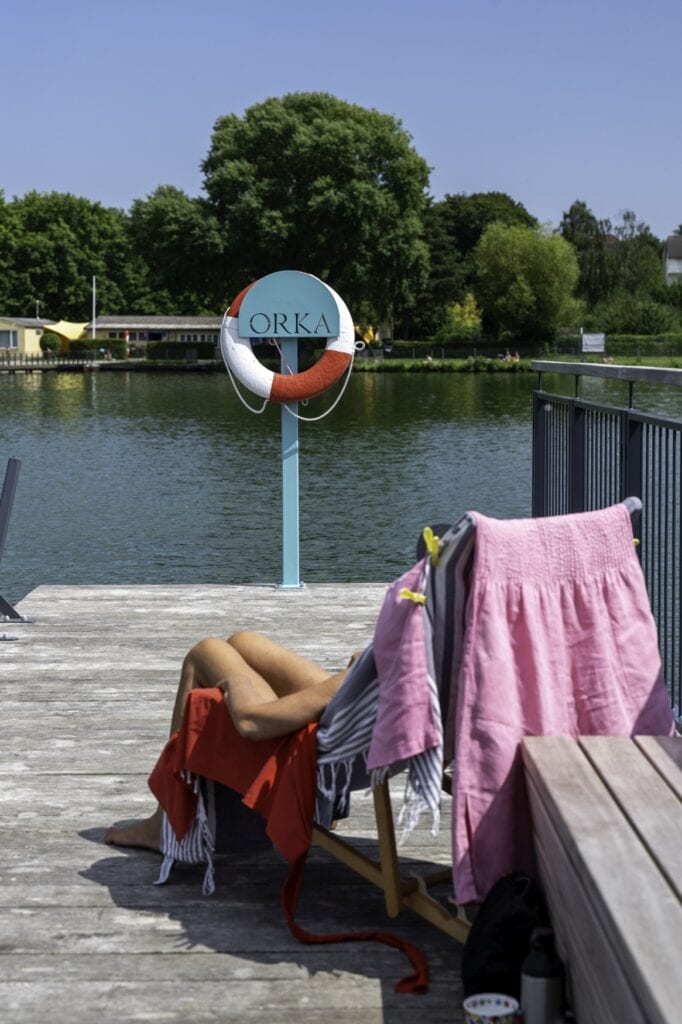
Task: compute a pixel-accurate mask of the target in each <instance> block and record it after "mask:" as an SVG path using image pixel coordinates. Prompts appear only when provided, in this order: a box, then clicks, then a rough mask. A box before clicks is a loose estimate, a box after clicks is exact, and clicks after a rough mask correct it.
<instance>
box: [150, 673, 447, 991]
mask: <svg viewBox="0 0 682 1024" xmlns="http://www.w3.org/2000/svg"><path fill="white" fill-rule="evenodd" d="M316 729H317V726H316V725H308V726H306V727H305V728H304V729H300V730H299V731H298V732H296V733H291V734H290V735H288V736H284V737H282V738H281V739H275V740H258V741H256V742H254V741H253V740H247V739H244V737H243V736H240V735H239V733H238V732H237V730H236V728H235V726H234V723H233V722H232V719H231V718H230V715H229V713H228V711H227V708H226V707H225V703H224V700H223V693H222V691H221V690H219V689H212V690H193V691H192V692H191V693H190V695H189V700H188V701H187V705H186V708H185V714H184V717H183V720H182V725H181V727H180V729H179V731H178V732H176V733H174V734H173V736H171V738H170V739H169V741H168V743H167V744H166V746H165V747H164V749H163V751H162V752H161V756H160V758H159V760H158V761H157V763H156V765H155V767H154V770H153V771H152V774H151V776H150V777H149V787H150V789H151V791H152V793H153V794H154V796H155V797H156V799H157V800H158V801H159V803H160V804H161V806H162V807H163V809H164V811H165V812H166V814H167V815H168V820H169V821H170V823H171V825H172V827H173V831H174V832H175V834H176V836H177V838H178V840H181V839H182V838H183V836H184V835H185V833H186V832H187V830H188V829H189V827H190V826H191V824H192V822H193V820H194V816H195V813H196V805H197V796H196V794H195V793H194V792H193V790H192V789H191V787H190V786H189V785H187V783H186V782H184V781H183V777H182V773H185V772H191V773H192V774H193V775H201V776H204V777H205V778H208V779H213V781H215V782H220V783H222V784H223V785H225V786H230V788H231V789H234V790H236V792H238V793H241V794H242V800H243V802H244V803H245V804H246V806H247V807H250V808H251V809H252V810H254V811H256V812H257V813H258V814H260V815H261V816H262V817H263V818H265V819H266V821H267V827H266V832H267V834H268V836H269V837H270V839H271V840H272V842H273V843H274V845H275V846H276V847H277V849H278V850H279V851H280V853H281V854H282V855H283V856H284V857H285V858H286V860H287V861H288V862H289V874H288V876H287V879H286V881H285V883H284V885H283V887H282V894H281V896H282V907H283V909H284V913H285V916H286V919H287V924H288V925H289V928H290V930H291V932H292V934H293V935H294V936H295V937H296V938H297V939H298V940H299V941H301V942H306V943H321V942H348V941H354V940H372V941H378V942H384V943H386V944H387V945H390V946H395V947H397V948H399V949H402V950H403V952H404V953H405V954H406V955H407V956H408V957H409V959H410V960H411V961H412V964H413V965H414V968H415V972H414V974H412V975H410V976H409V977H408V978H404V979H403V980H402V981H401V982H399V983H398V984H397V985H396V991H397V992H423V991H425V990H426V984H427V980H428V968H427V965H426V960H425V958H424V956H423V954H422V953H421V952H420V951H419V950H418V949H417V948H416V947H415V946H413V945H412V944H411V943H408V942H405V941H404V940H402V939H399V938H398V937H397V936H394V935H389V934H386V933H384V932H374V931H367V932H342V933H337V934H334V935H314V934H312V933H311V932H308V931H305V930H304V929H303V928H301V927H300V926H299V925H298V924H296V921H295V914H296V904H297V901H298V894H299V891H300V887H301V879H302V876H303V867H304V864H305V859H306V856H307V853H308V849H309V848H310V841H311V835H312V826H313V816H314V812H315V785H316V769H317V743H316V739H315V732H316Z"/></svg>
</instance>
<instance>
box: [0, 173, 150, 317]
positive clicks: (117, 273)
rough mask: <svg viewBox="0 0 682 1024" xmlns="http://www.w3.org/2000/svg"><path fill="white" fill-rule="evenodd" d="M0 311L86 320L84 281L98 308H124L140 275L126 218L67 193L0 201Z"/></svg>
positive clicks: (87, 300)
mask: <svg viewBox="0 0 682 1024" xmlns="http://www.w3.org/2000/svg"><path fill="white" fill-rule="evenodd" d="M0 242H1V244H0V251H2V264H1V265H0V270H1V271H2V273H0V308H1V309H3V310H5V311H7V312H8V313H11V314H14V315H23V316H32V315H33V314H34V312H35V309H36V303H39V304H40V313H41V316H46V317H51V318H54V319H62V318H64V319H73V320H87V319H89V317H90V315H91V308H92V306H91V300H92V278H93V276H95V277H96V278H97V300H98V310H99V311H100V312H102V313H116V312H119V311H120V310H121V309H125V308H129V303H130V298H131V296H132V295H133V294H134V292H135V290H136V288H137V287H138V285H139V280H138V275H139V273H140V272H141V271H140V268H139V267H136V264H135V260H134V259H133V256H132V253H131V250H130V246H129V241H128V235H127V221H126V215H125V214H124V213H123V211H121V210H116V209H110V208H106V207H104V206H102V205H101V204H100V203H96V202H92V201H91V200H89V199H83V198H79V197H77V196H73V195H70V194H68V193H59V192H50V193H46V194H43V193H38V192H29V193H27V194H26V195H25V196H23V197H22V198H17V199H13V200H11V201H10V202H8V203H7V202H2V203H0Z"/></svg>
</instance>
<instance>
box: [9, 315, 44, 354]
mask: <svg viewBox="0 0 682 1024" xmlns="http://www.w3.org/2000/svg"><path fill="white" fill-rule="evenodd" d="M52 322H53V321H52V320H37V319H35V318H31V317H23V316H0V356H3V355H6V354H7V355H22V356H39V355H40V351H41V350H40V338H41V336H42V333H43V331H45V330H49V327H50V324H51V323H52Z"/></svg>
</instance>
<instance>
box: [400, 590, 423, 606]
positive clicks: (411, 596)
mask: <svg viewBox="0 0 682 1024" xmlns="http://www.w3.org/2000/svg"><path fill="white" fill-rule="evenodd" d="M398 593H399V596H400V597H404V598H405V599H406V600H407V601H414V603H415V604H426V594H418V593H417V592H416V591H415V590H408V589H407V587H403V588H402V590H400V591H399V592H398Z"/></svg>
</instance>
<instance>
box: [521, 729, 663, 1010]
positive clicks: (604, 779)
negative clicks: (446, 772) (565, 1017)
mask: <svg viewBox="0 0 682 1024" xmlns="http://www.w3.org/2000/svg"><path fill="white" fill-rule="evenodd" d="M523 760H524V766H525V773H526V782H527V789H528V796H529V801H530V808H531V815H532V821H533V835H534V843H535V851H536V856H537V861H538V868H539V872H540V877H541V880H542V883H543V886H544V890H545V894H546V897H547V901H548V903H549V908H550V913H551V917H552V924H553V926H554V929H555V932H556V934H557V942H558V947H559V952H560V954H561V956H562V958H563V959H564V962H565V964H566V967H567V973H568V979H569V986H570V990H571V1001H572V1005H573V1009H574V1011H575V1013H576V1017H577V1020H578V1024H593V1022H594V1024H596V1022H599V1024H603V1022H611V1021H612V1022H613V1024H630V1022H632V1024H635V1022H636V1024H678V1022H679V1021H681V1020H682V971H681V970H680V957H681V956H682V904H681V899H682V894H681V885H682V813H681V812H682V739H679V738H677V737H668V738H660V739H659V738H656V737H651V736H647V737H638V738H636V739H628V738H626V737H606V736H591V737H584V738H581V739H580V740H578V741H575V740H572V739H569V738H566V737H529V738H527V739H526V740H524V743H523Z"/></svg>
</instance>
